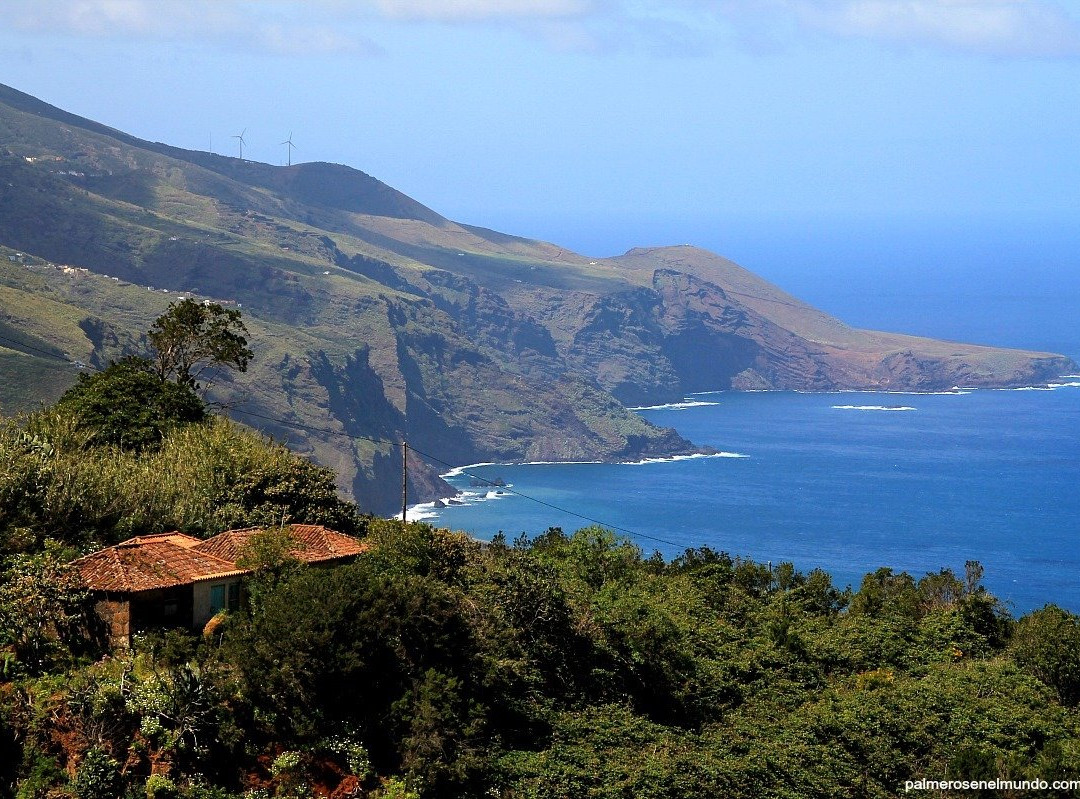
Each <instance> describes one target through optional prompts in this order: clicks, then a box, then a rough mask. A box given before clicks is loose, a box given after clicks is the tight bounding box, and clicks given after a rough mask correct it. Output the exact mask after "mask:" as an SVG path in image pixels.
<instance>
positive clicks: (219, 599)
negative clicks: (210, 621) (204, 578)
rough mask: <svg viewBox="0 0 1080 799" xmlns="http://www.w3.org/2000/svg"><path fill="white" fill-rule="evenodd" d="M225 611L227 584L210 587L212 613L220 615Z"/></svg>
mask: <svg viewBox="0 0 1080 799" xmlns="http://www.w3.org/2000/svg"><path fill="white" fill-rule="evenodd" d="M224 609H225V583H221V584H220V585H212V586H210V612H211V613H218V612H219V611H222V610H224Z"/></svg>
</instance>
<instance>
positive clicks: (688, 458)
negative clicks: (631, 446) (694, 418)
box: [622, 452, 750, 466]
mask: <svg viewBox="0 0 1080 799" xmlns="http://www.w3.org/2000/svg"><path fill="white" fill-rule="evenodd" d="M749 457H750V456H749V455H743V454H742V453H741V452H713V453H709V454H706V453H704V452H695V453H694V454H693V455H671V456H670V457H667V458H642V459H641V460H639V461H626V462H625V463H623V464H622V465H623V466H645V465H646V464H650V463H675V462H676V461H692V460H697V459H698V458H749Z"/></svg>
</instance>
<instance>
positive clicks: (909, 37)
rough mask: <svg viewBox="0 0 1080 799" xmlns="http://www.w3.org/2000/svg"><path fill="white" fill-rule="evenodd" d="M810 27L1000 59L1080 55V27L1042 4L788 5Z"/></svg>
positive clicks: (791, 0)
mask: <svg viewBox="0 0 1080 799" xmlns="http://www.w3.org/2000/svg"><path fill="white" fill-rule="evenodd" d="M785 5H787V6H789V7H790V9H791V10H792V11H793V12H794V13H795V14H796V15H797V17H798V19H799V21H800V22H801V23H803V24H805V25H806V26H807V27H810V28H815V29H818V30H823V31H826V32H829V33H833V34H836V35H840V36H848V37H858V38H867V39H875V40H879V41H886V42H894V43H900V44H906V45H932V46H936V47H940V48H945V49H950V50H957V51H969V52H979V53H986V54H990V55H999V56H1050V57H1055V56H1070V55H1077V54H1080V23H1078V22H1077V20H1076V19H1074V18H1072V17H1070V16H1068V15H1067V14H1066V13H1065V12H1064V11H1063V10H1062V9H1061V7H1060V6H1057V5H1055V4H1053V3H1047V2H1037V0H826V1H824V2H823V1H822V0H787V2H785Z"/></svg>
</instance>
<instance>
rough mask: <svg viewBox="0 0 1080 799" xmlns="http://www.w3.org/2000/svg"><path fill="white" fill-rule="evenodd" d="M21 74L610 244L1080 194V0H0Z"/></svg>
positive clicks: (101, 110)
mask: <svg viewBox="0 0 1080 799" xmlns="http://www.w3.org/2000/svg"><path fill="white" fill-rule="evenodd" d="M0 82H3V83H7V84H8V85H11V86H14V87H15V88H17V89H20V90H22V91H26V92H29V93H30V94H33V95H35V96H37V97H40V98H41V99H43V100H45V101H47V102H50V103H52V104H54V105H58V106H60V107H62V108H64V109H66V110H69V111H72V112H75V113H78V114H81V115H83V116H87V117H90V118H92V119H95V120H97V121H100V122H104V123H105V124H108V125H111V126H113V127H116V128H120V129H122V130H125V131H127V132H130V133H133V134H135V135H137V136H140V137H143V138H146V139H150V140H155V141H163V142H167V143H170V144H174V145H178V146H181V147H188V148H193V149H210V148H211V147H212V148H213V149H214V151H216V152H223V153H226V154H236V153H237V152H238V142H237V140H236V139H235V138H233V136H235V135H236V134H239V133H241V132H243V133H244V139H245V145H244V156H245V157H247V158H252V159H257V160H262V161H266V162H269V163H274V164H277V163H284V161H285V159H286V154H287V153H286V146H285V145H284V144H281V142H284V141H285V139H286V138H288V137H290V135H291V138H292V141H293V143H294V144H295V146H296V148H295V150H294V151H293V159H294V161H303V160H324V161H333V162H339V163H345V164H348V165H350V166H354V167H356V168H358V169H361V170H363V171H365V172H367V173H369V174H371V175H374V176H375V177H377V178H379V179H381V180H383V181H385V182H387V183H389V184H390V185H392V186H394V187H395V188H398V189H400V190H402V191H404V192H406V193H407V194H409V195H410V196H412V197H414V198H416V199H418V200H419V201H421V202H423V203H425V204H426V205H429V206H430V207H432V208H434V209H435V210H437V211H439V212H440V213H443V214H444V215H446V216H449V217H451V218H453V219H457V220H459V221H464V222H468V223H472V224H477V225H482V226H485V227H491V228H495V229H499V230H503V231H505V232H509V233H517V234H520V235H527V236H534V237H537V238H544V239H548V240H554V241H557V242H558V243H560V244H564V245H566V246H569V247H571V248H574V249H577V250H579V251H583V252H586V253H588V254H590V255H610V254H614V253H617V252H622V251H624V250H626V249H628V248H629V247H631V246H634V245H651V244H661V243H667V244H674V243H684V242H685V243H695V244H702V245H704V246H709V247H710V248H712V249H717V250H718V251H720V252H722V253H724V254H726V255H732V256H734V257H736V258H738V257H739V256H743V255H745V256H747V257H750V258H751V260H753V259H755V258H757V259H759V260H764V261H766V262H767V261H768V260H769V259H770V258H772V259H773V260H774V261H775V260H777V259H782V258H786V257H789V256H790V253H791V252H792V251H794V250H797V249H799V247H800V246H801V245H802V244H803V243H805V242H806V240H807V237H809V238H810V239H813V237H814V235H815V233H814V232H815V231H816V230H821V229H823V227H824V226H828V225H831V226H833V227H835V226H836V225H838V224H848V223H850V224H851V225H853V226H859V225H861V226H862V227H861V228H860V229H862V230H867V231H873V230H875V229H878V228H880V226H881V225H888V224H897V225H899V224H906V223H907V222H908V221H910V220H924V221H925V220H934V221H935V222H940V221H942V220H954V221H955V220H959V222H957V224H967V223H968V222H969V221H970V222H971V223H972V224H977V225H981V226H983V228H984V229H989V230H993V229H995V226H997V225H998V224H999V223H1000V222H1001V221H1002V220H1011V221H1017V220H1020V221H1023V222H1024V223H1025V224H1026V223H1028V222H1031V223H1032V224H1035V223H1038V222H1039V221H1040V220H1042V221H1045V220H1053V221H1054V222H1055V224H1058V226H1059V228H1060V227H1061V226H1062V225H1064V226H1068V225H1070V224H1075V221H1076V220H1077V219H1080V0H1057V1H1056V2H1055V1H1054V0H667V1H666V2H660V1H659V0H306V2H301V1H299V0H258V1H256V0H0ZM821 220H825V221H824V222H823V221H821ZM875 226H878V228H875ZM969 229H973V228H970V226H969ZM867 235H870V234H867ZM800 237H802V238H800ZM770 242H771V243H770ZM818 243H819V244H821V246H825V244H824V243H822V242H820V241H819V242H818ZM770 246H771V247H772V250H769V247H770ZM755 248H756V249H755ZM763 248H764V249H763ZM770 253H771V254H770ZM784 253H788V255H785V254H784ZM859 257H868V256H867V253H862V254H861V255H860V256H859ZM897 257H898V256H897ZM796 260H797V259H796ZM765 265H767V264H765ZM751 266H754V264H751ZM804 282H806V284H807V285H811V284H812V281H810V280H809V279H808V280H807V281H804Z"/></svg>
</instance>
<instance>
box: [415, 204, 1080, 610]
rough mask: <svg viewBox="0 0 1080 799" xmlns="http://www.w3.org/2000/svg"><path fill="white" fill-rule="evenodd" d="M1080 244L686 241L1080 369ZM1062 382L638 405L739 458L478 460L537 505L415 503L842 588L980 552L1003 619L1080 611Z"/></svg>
mask: <svg viewBox="0 0 1080 799" xmlns="http://www.w3.org/2000/svg"><path fill="white" fill-rule="evenodd" d="M736 234H737V235H736ZM1078 242H1080V237H1078V236H1077V235H1076V230H1075V226H1074V225H1071V224H1068V225H1047V224H1041V223H1037V222H1024V223H1013V224H1004V223H1002V224H992V225H991V224H983V225H966V226H963V225H961V226H952V227H950V226H948V225H943V224H938V225H922V226H918V225H916V226H912V225H911V224H895V225H892V226H889V225H876V226H872V227H870V228H867V227H865V226H864V227H862V228H858V227H853V226H851V225H834V226H832V227H829V226H822V225H816V226H804V227H802V228H793V229H791V230H788V231H786V233H785V232H784V231H780V232H779V233H777V231H776V230H775V229H771V230H770V233H769V235H764V234H762V235H759V236H756V237H755V235H754V233H753V231H750V230H744V231H742V232H741V233H739V232H738V231H736V232H735V234H732V235H731V236H729V243H730V244H731V246H730V247H727V248H726V247H725V246H724V244H723V242H718V241H709V240H707V238H706V239H705V240H704V241H700V242H695V243H702V244H704V245H705V246H709V247H710V248H711V249H714V250H716V251H718V252H721V253H724V254H726V255H729V256H732V257H734V259H735V260H736V261H738V262H739V263H741V264H742V265H744V266H746V267H748V268H750V269H752V270H753V271H756V272H759V273H760V274H762V275H763V276H765V277H767V278H769V279H771V280H773V281H774V282H776V283H778V284H779V285H781V286H782V287H784V288H786V289H788V290H790V291H791V292H792V293H794V294H795V295H796V296H800V297H801V298H803V299H805V300H807V301H810V302H811V303H813V304H815V305H818V306H819V307H823V308H824V309H826V310H828V311H830V312H832V313H834V314H836V315H838V316H840V317H841V318H843V319H845V320H846V321H848V322H850V323H853V324H856V325H859V326H865V327H873V328H877V329H887V330H900V331H903V332H910V333H916V334H923V335H929V336H936V337H942V338H950V339H956V340H964V341H973V342H980V343H987V344H994V345H998V346H1016V347H1022V348H1027V349H1046V350H1051V351H1056V352H1063V353H1065V354H1067V355H1070V356H1072V357H1073V358H1076V359H1078V360H1080V328H1078V326H1077V319H1080V246H1078ZM569 243H570V244H574V242H572V241H571V242H569ZM669 243H678V240H675V239H672V240H670V241H669ZM583 249H586V251H588V250H587V248H583ZM598 254H599V253H598ZM1059 382H1060V383H1063V384H1072V385H1061V386H1059V387H1056V388H1049V387H1047V386H1043V387H1042V389H1043V390H1027V391H1023V390H1021V391H1015V390H1014V391H990V390H986V391H972V392H967V393H954V394H921V395H918V394H916V395H897V394H870V393H840V394H799V393H787V392H775V393H773V392H765V393H737V392H724V393H713V394H703V395H696V396H693V397H689V398H688V400H691V402H688V403H684V404H683V406H682V407H669V408H657V409H651V410H641V411H639V412H640V413H641V414H642V415H643V416H644V417H645V418H647V419H649V420H650V421H652V422H654V423H656V424H659V425H663V426H670V427H674V428H675V429H677V430H678V431H679V433H681V434H682V435H683V436H685V437H686V438H688V439H690V440H691V441H694V442H696V443H699V444H706V445H711V446H713V447H715V448H717V449H719V450H722V451H724V452H725V453H728V455H731V456H732V457H717V458H700V459H689V460H677V461H669V462H661V463H645V464H640V465H629V464H624V465H620V464H542V465H515V466H505V465H492V466H478V467H474V468H471V469H469V470H468V471H469V473H470V474H476V475H480V476H482V477H485V478H488V479H496V478H497V479H501V480H504V481H506V482H507V483H509V484H510V485H512V487H513V490H514V491H518V492H521V493H523V494H526V495H528V496H529V497H531V498H533V499H525V498H522V497H520V496H515V495H514V494H511V493H508V492H504V493H501V494H500V493H497V492H496V490H493V489H481V488H472V487H470V485H469V483H470V478H469V477H468V476H467V475H465V474H457V475H453V476H451V477H450V478H449V480H450V482H451V483H453V484H454V485H456V486H457V487H459V488H461V489H462V490H463V491H464V492H465V495H464V496H465V501H466V503H467V504H465V505H458V506H452V507H447V508H431V507H429V506H426V507H419V508H417V509H415V512H414V513H415V515H416V516H417V517H426V518H427V519H429V520H430V521H433V522H434V523H437V524H439V525H445V526H449V527H452V528H455V529H461V530H466V531H468V532H470V533H472V534H474V535H477V536H478V537H481V538H490V537H491V536H492V535H494V534H495V533H497V532H503V533H505V534H506V535H507V536H508V537H510V538H513V537H514V536H516V535H517V534H519V533H522V532H525V533H528V534H536V533H539V532H542V531H543V530H545V529H547V528H548V527H550V526H558V527H562V528H564V529H565V530H568V531H570V530H575V529H578V528H580V527H583V526H586V525H587V524H589V523H590V522H589V521H588V520H586V519H583V518H581V517H582V516H584V517H588V518H589V519H593V520H598V521H600V522H602V523H604V524H606V525H608V526H612V527H616V528H623V529H624V530H629V531H633V532H634V533H637V534H638V535H631V537H632V538H634V539H635V540H636V541H637V543H638V544H639V545H641V547H642V548H643V549H645V550H646V552H650V551H652V550H654V549H656V550H659V551H660V552H661V553H663V554H664V555H665V556H668V557H670V556H673V555H676V554H678V553H679V552H681V551H682V550H683V549H684V548H686V547H695V546H702V545H708V546H711V547H713V548H715V549H719V550H725V551H727V552H730V553H731V554H733V555H744V556H748V557H751V558H753V559H755V560H758V561H762V562H764V561H772V562H773V563H778V562H781V561H792V562H794V563H795V565H796V567H797V568H799V569H800V570H803V571H808V570H810V569H812V568H815V567H821V568H824V569H826V570H827V571H828V572H829V573H830V574H832V576H833V579H834V581H835V582H836V583H837V584H839V585H841V586H844V585H848V584H850V585H852V586H854V587H857V586H858V583H859V581H860V580H861V578H862V576H863V575H864V574H865V573H867V572H869V571H872V570H874V569H876V568H878V567H880V566H889V567H892V568H893V569H895V570H897V571H899V570H907V571H908V572H910V573H911V574H912V575H913V576H915V577H916V578H918V577H920V576H921V575H923V574H925V573H927V572H930V571H937V570H938V569H940V568H943V567H949V568H952V569H954V570H956V571H957V572H958V573H962V571H963V568H964V562H965V561H967V560H978V561H980V562H981V563H982V564H983V566H984V567H985V569H986V574H985V578H984V582H985V584H986V585H987V587H988V588H990V589H991V590H992V591H993V592H994V594H995V595H996V596H998V597H999V598H1001V599H1003V600H1005V601H1006V602H1007V603H1009V605H1010V607H1011V608H1012V610H1013V611H1014V612H1015V613H1017V614H1020V613H1024V612H1027V611H1030V610H1032V609H1034V608H1038V607H1041V606H1042V605H1043V604H1045V603H1048V602H1053V603H1056V604H1059V605H1061V606H1063V607H1066V608H1069V609H1071V610H1073V611H1075V612H1080V547H1078V537H1080V490H1078V489H1080V378H1076V377H1072V378H1063V379H1062V380H1061V381H1059ZM901 408H903V409H904V410H901ZM734 455H739V456H742V457H733V456H734ZM533 500H539V502H536V501H533ZM540 503H547V504H540ZM551 506H557V507H558V508H565V509H569V510H572V511H574V513H576V514H578V515H570V514H566V513H562V512H560V511H557V510H556V509H555V508H553V507H551Z"/></svg>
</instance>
